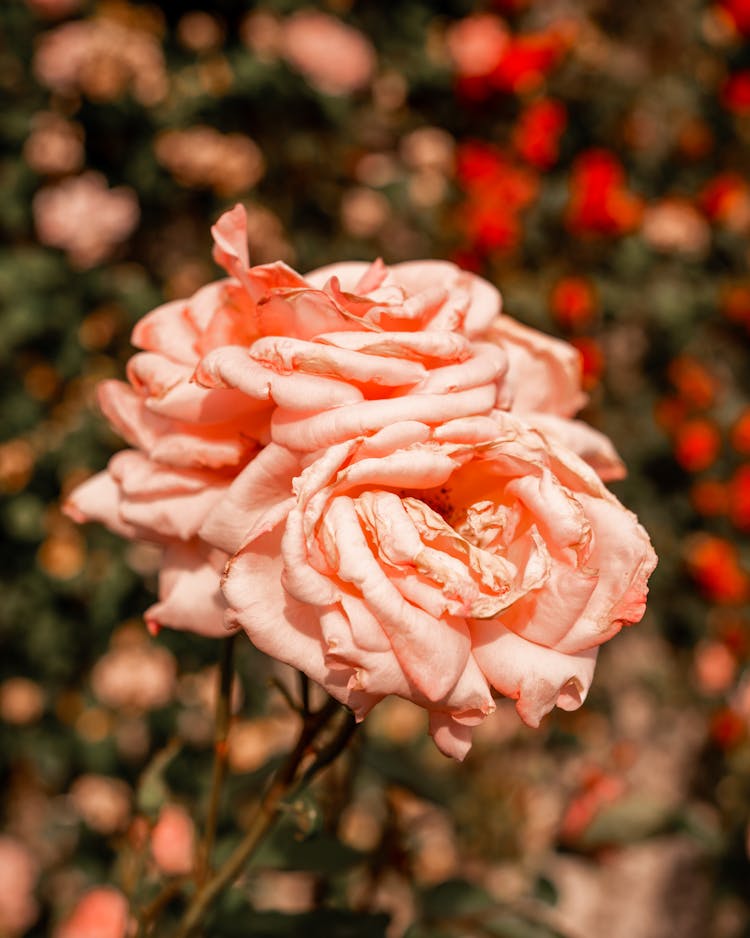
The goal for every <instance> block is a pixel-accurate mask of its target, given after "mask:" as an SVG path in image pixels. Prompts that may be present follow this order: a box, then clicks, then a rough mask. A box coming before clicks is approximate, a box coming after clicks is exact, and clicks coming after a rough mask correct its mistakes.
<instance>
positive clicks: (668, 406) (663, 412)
mask: <svg viewBox="0 0 750 938" xmlns="http://www.w3.org/2000/svg"><path fill="white" fill-rule="evenodd" d="M687 410H688V408H687V404H686V403H685V401H683V400H682V399H681V398H679V397H662V398H661V400H658V401H657V402H656V404H654V420H655V421H656V422H657V423H658V424H659V426H660V427H661V428H662V430H665V431H666V432H667V433H674V432H675V431H676V430H677V428H678V427H679V426H680V424H681V423H682V421H683V420H684V419H685V418H686V417H687Z"/></svg>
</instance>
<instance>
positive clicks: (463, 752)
mask: <svg viewBox="0 0 750 938" xmlns="http://www.w3.org/2000/svg"><path fill="white" fill-rule="evenodd" d="M471 731H472V728H471V727H470V726H465V725H464V724H462V723H458V722H456V720H454V719H453V717H452V716H451V715H450V714H449V713H442V712H440V711H436V710H433V711H432V712H431V713H430V736H432V738H433V739H434V740H435V745H436V746H437V747H438V749H439V750H440V751H441V752H442V753H443V754H444V755H446V756H450V757H451V758H452V759H456V760H457V761H458V762H463V761H464V759H465V758H466V756H467V754H468V752H469V750H470V749H471Z"/></svg>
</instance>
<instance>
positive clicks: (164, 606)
mask: <svg viewBox="0 0 750 938" xmlns="http://www.w3.org/2000/svg"><path fill="white" fill-rule="evenodd" d="M227 560H228V557H227V555H226V554H223V553H221V552H220V551H207V550H206V549H205V547H204V546H203V545H201V544H200V542H196V541H191V542H189V543H187V544H181V543H172V544H170V545H168V546H167V548H166V549H165V551H164V558H163V560H162V564H161V568H160V570H159V602H157V603H154V605H152V606H150V607H149V609H147V610H146V612H145V613H144V619H145V620H146V624H147V625H149V626H151V628H152V629H154V628H155V629H156V630H158V629H159V628H161V627H163V626H166V627H168V628H172V629H178V630H180V631H187V632H194V633H195V634H196V635H206V636H208V637H209V638H223V637H226V636H227V635H228V634H230V632H231V631H232V630H233V629H236V628H237V626H233V627H230V628H227V625H226V624H225V622H224V615H225V612H226V603H225V602H224V597H223V596H222V594H221V590H220V588H219V584H220V580H221V573H222V570H223V568H224V565H225V563H226V561H227Z"/></svg>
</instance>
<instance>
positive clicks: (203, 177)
mask: <svg viewBox="0 0 750 938" xmlns="http://www.w3.org/2000/svg"><path fill="white" fill-rule="evenodd" d="M155 151H156V159H157V160H158V161H159V163H161V164H162V166H165V167H166V168H167V169H168V170H169V172H170V173H171V174H172V175H173V176H174V177H175V179H176V180H177V182H179V183H180V184H181V185H183V186H187V187H189V188H201V187H206V188H211V189H213V190H214V192H216V193H217V195H222V196H230V195H235V194H236V193H238V192H242V191H243V190H245V189H249V188H251V187H252V186H254V185H255V184H256V183H257V182H258V180H259V179H260V178H261V177H262V175H263V173H264V172H265V163H264V160H263V154H262V153H261V151H260V148H259V147H258V146H257V144H256V143H255V142H254V141H253V140H251V139H250V137H247V136H245V134H236V133H235V134H222V133H219V131H218V130H214V128H213V127H203V126H198V127H189V128H188V129H187V130H166V131H164V132H163V133H161V134H159V136H158V137H157V139H156V143H155Z"/></svg>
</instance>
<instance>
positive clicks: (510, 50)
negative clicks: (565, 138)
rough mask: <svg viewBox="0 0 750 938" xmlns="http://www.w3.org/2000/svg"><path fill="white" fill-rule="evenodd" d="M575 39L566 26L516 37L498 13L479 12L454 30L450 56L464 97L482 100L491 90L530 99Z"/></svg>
mask: <svg viewBox="0 0 750 938" xmlns="http://www.w3.org/2000/svg"><path fill="white" fill-rule="evenodd" d="M572 39H573V31H572V30H571V29H570V28H569V27H568V24H566V23H564V22H562V23H561V22H558V23H556V24H555V26H554V27H551V28H549V29H546V30H543V31H540V32H536V33H526V34H524V35H518V36H514V35H512V34H511V33H510V31H509V29H508V26H507V24H506V23H505V21H504V20H503V19H502V18H501V17H499V16H496V15H495V14H494V13H474V14H472V15H471V16H467V17H465V18H464V19H462V20H458V22H456V23H454V24H453V25H451V26H450V28H449V29H448V31H447V33H446V45H447V47H448V53H449V55H450V57H451V59H452V60H453V65H454V67H455V70H456V73H457V76H458V92H459V94H461V95H462V96H463V97H467V98H474V99H481V98H484V97H487V95H489V94H490V93H491V92H492V91H502V92H506V93H512V94H527V93H528V92H530V91H533V90H534V89H535V88H538V87H539V86H540V85H541V84H542V82H543V81H544V80H545V78H546V77H547V75H548V74H549V73H550V72H551V71H552V69H553V68H555V67H556V66H557V65H558V64H559V63H560V61H561V60H562V58H563V57H564V55H565V53H566V52H567V50H568V48H569V47H570V44H571V42H572Z"/></svg>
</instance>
